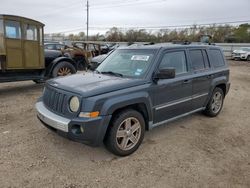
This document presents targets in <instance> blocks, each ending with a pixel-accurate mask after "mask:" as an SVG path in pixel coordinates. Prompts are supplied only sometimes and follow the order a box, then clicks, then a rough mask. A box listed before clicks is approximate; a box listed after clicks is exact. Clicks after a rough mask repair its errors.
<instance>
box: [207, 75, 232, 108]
mask: <svg viewBox="0 0 250 188" xmlns="http://www.w3.org/2000/svg"><path fill="white" fill-rule="evenodd" d="M227 82H228V81H227V77H226V76H222V77H218V78H215V79H213V80H212V83H211V87H210V92H209V94H208V98H207V101H206V103H205V104H206V105H207V104H208V102H209V100H210V98H211V96H212V94H213V91H214V89H215V87H216V86H218V85H220V84H225V85H226V83H227Z"/></svg>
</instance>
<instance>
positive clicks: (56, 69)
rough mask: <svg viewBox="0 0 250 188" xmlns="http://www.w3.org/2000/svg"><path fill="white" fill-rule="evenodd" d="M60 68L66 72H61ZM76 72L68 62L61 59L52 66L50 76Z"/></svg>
mask: <svg viewBox="0 0 250 188" xmlns="http://www.w3.org/2000/svg"><path fill="white" fill-rule="evenodd" d="M61 70H67V72H68V73H67V72H66V71H65V74H63V73H62V74H61V72H60V71H61ZM75 73H76V68H75V67H74V66H73V65H72V64H71V63H69V62H66V61H62V62H59V63H58V64H57V65H56V66H55V67H54V68H53V71H52V77H53V78H55V77H58V76H66V75H69V74H75Z"/></svg>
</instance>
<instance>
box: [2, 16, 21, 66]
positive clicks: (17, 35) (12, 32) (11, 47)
mask: <svg viewBox="0 0 250 188" xmlns="http://www.w3.org/2000/svg"><path fill="white" fill-rule="evenodd" d="M4 28H5V38H6V39H5V42H6V43H5V45H6V55H7V66H6V68H7V69H21V68H23V53H22V40H21V37H22V36H21V25H20V22H18V21H12V20H6V21H5V22H4Z"/></svg>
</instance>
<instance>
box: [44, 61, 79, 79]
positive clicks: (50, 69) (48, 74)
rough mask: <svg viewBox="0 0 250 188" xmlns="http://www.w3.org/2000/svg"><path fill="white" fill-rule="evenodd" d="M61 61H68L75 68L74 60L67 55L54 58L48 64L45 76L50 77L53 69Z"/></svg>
mask: <svg viewBox="0 0 250 188" xmlns="http://www.w3.org/2000/svg"><path fill="white" fill-rule="evenodd" d="M61 62H68V63H70V64H72V65H73V66H74V67H75V69H76V70H77V67H76V63H75V62H74V60H73V59H71V58H69V57H58V58H56V59H54V60H53V61H52V62H51V63H50V65H49V66H48V67H47V68H46V76H48V77H51V75H52V72H53V69H54V68H55V67H56V66H57V65H58V64H59V63H61Z"/></svg>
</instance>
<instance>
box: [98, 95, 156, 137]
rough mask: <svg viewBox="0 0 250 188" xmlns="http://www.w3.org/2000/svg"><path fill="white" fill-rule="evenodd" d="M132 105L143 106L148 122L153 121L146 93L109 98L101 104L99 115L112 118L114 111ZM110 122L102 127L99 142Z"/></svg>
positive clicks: (150, 104)
mask: <svg viewBox="0 0 250 188" xmlns="http://www.w3.org/2000/svg"><path fill="white" fill-rule="evenodd" d="M134 104H144V105H145V107H146V111H147V114H148V121H149V122H150V121H152V120H153V110H152V109H153V108H152V102H151V99H150V97H149V94H148V93H147V92H139V93H132V94H128V95H122V96H117V97H113V98H110V99H108V100H107V101H106V102H105V103H104V104H103V107H102V109H101V111H100V114H101V115H102V114H103V115H106V116H112V114H113V113H114V112H115V111H116V110H118V109H121V108H126V107H127V106H130V105H134ZM110 120H111V118H110ZM110 120H109V122H108V123H106V124H105V125H104V126H103V127H102V130H101V133H102V134H101V135H100V139H101V140H103V139H104V136H105V135H106V132H107V129H108V126H109V123H110Z"/></svg>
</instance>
